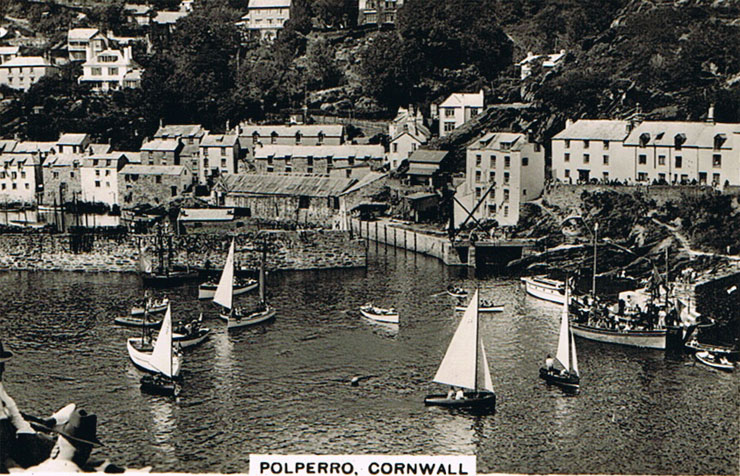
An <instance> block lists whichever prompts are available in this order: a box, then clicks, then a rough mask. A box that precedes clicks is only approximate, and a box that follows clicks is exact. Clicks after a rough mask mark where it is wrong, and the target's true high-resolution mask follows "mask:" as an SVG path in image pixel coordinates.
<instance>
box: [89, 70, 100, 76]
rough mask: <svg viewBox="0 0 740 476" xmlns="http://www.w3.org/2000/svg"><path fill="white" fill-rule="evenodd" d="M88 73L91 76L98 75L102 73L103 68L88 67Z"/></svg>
mask: <svg viewBox="0 0 740 476" xmlns="http://www.w3.org/2000/svg"><path fill="white" fill-rule="evenodd" d="M90 74H91V75H93V76H100V75H102V74H103V68H90Z"/></svg>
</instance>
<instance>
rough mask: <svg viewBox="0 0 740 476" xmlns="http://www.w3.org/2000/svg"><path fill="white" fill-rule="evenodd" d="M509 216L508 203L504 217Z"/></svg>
mask: <svg viewBox="0 0 740 476" xmlns="http://www.w3.org/2000/svg"><path fill="white" fill-rule="evenodd" d="M508 216H509V206H508V205H506V206H504V217H508Z"/></svg>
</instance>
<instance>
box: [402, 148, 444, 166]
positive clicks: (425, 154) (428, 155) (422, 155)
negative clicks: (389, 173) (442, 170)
mask: <svg viewBox="0 0 740 476" xmlns="http://www.w3.org/2000/svg"><path fill="white" fill-rule="evenodd" d="M447 154H449V152H448V151H446V150H429V149H417V150H415V151H414V152H413V153H412V154H411V156H409V163H413V162H421V163H425V164H440V163H441V162H442V161H443V160H444V159H445V157H447Z"/></svg>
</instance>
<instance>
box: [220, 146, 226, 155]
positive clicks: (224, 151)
mask: <svg viewBox="0 0 740 476" xmlns="http://www.w3.org/2000/svg"><path fill="white" fill-rule="evenodd" d="M224 155H226V147H221V156H224Z"/></svg>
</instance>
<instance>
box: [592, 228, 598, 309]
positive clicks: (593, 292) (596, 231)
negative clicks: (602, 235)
mask: <svg viewBox="0 0 740 476" xmlns="http://www.w3.org/2000/svg"><path fill="white" fill-rule="evenodd" d="M598 239H599V222H596V223H594V272H593V277H592V278H591V297H593V298H595V297H596V242H597V241H598Z"/></svg>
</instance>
